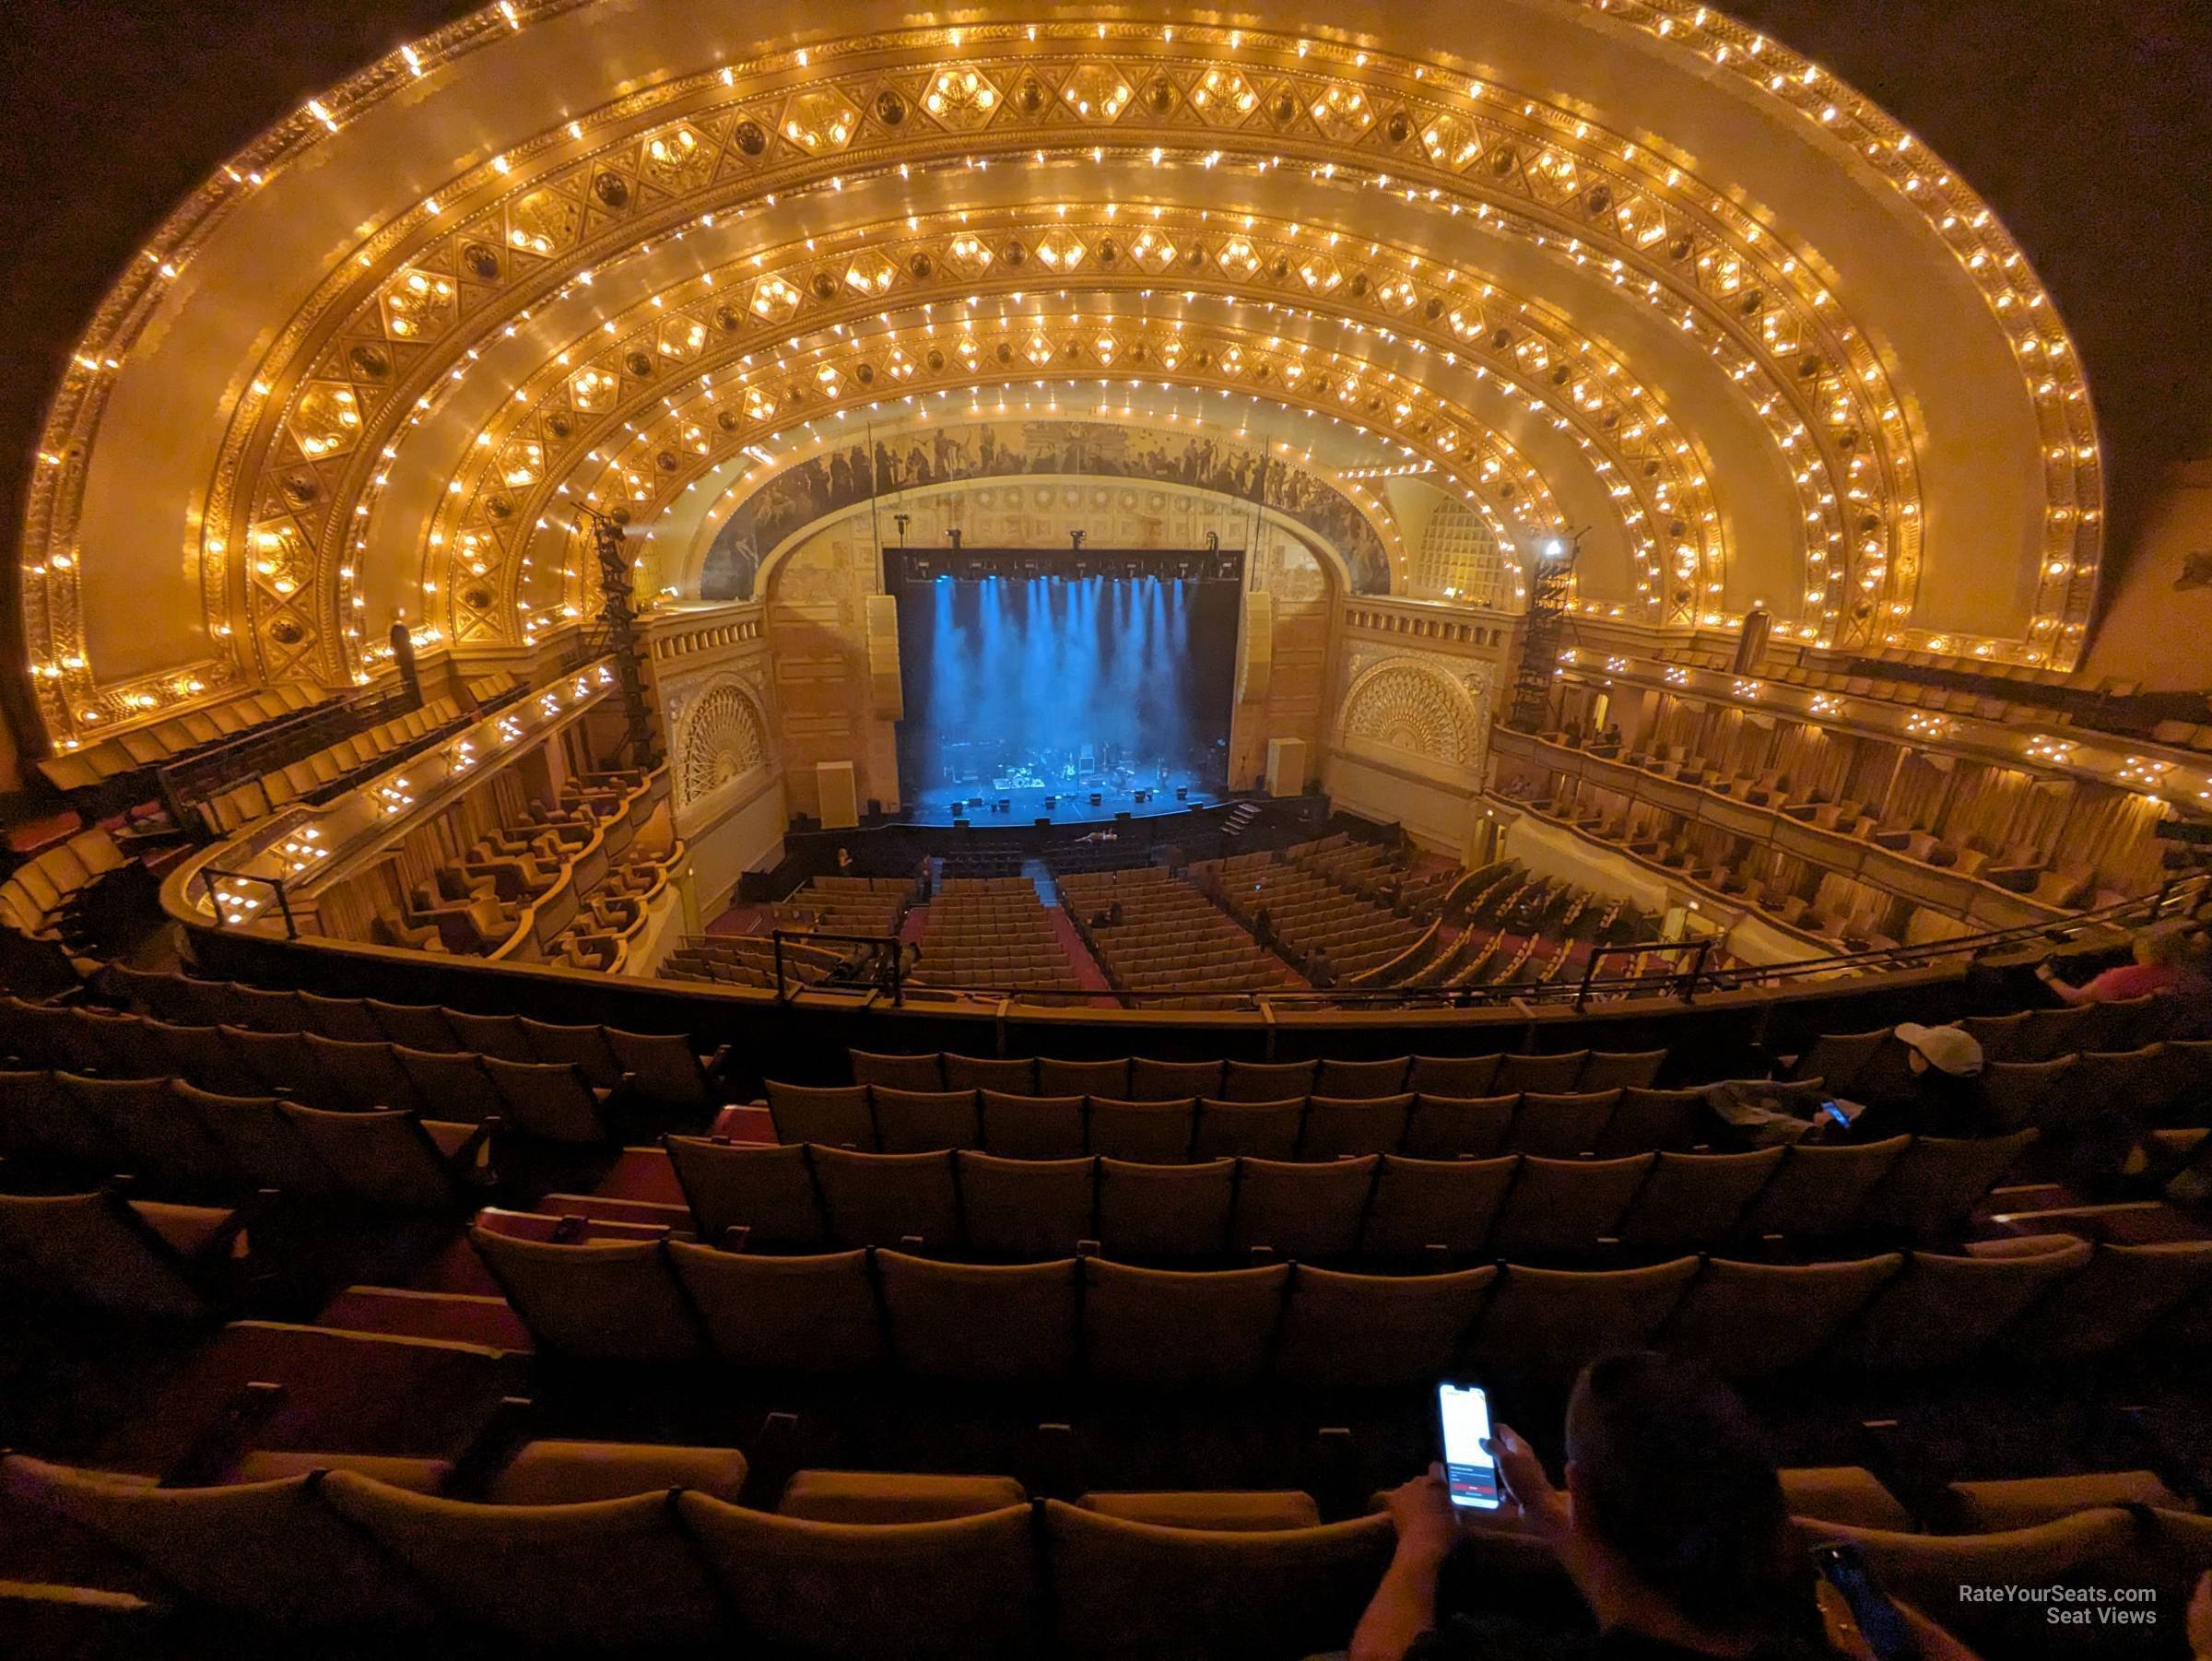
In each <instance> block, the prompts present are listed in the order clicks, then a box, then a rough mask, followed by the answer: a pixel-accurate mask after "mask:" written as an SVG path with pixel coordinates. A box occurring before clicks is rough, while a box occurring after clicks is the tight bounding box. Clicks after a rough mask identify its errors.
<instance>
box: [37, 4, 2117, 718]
mask: <svg viewBox="0 0 2212 1661" xmlns="http://www.w3.org/2000/svg"><path fill="white" fill-rule="evenodd" d="M1070 380H1074V381H1076V382H1077V383H1078V385H1079V386H1081V387H1083V388H1086V389H1088V393H1087V395H1089V394H1096V395H1097V396H1098V398H1100V400H1103V401H1105V402H1107V403H1110V404H1111V403H1113V402H1116V401H1123V402H1128V401H1131V400H1134V399H1135V398H1137V397H1139V396H1142V397H1145V398H1147V399H1153V400H1157V399H1159V398H1162V397H1167V398H1183V399H1190V400H1208V399H1210V400H1214V401H1219V400H1220V399H1221V398H1222V395H1228V397H1229V398H1230V399H1232V400H1236V401H1239V402H1246V403H1253V404H1263V403H1264V404H1265V405H1266V406H1268V407H1269V408H1271V409H1273V410H1276V411H1277V412H1279V415H1280V418H1281V419H1282V420H1283V421H1285V422H1287V423H1291V424H1294V425H1302V424H1305V423H1308V422H1312V421H1318V420H1327V421H1331V422H1333V423H1335V424H1336V425H1338V426H1340V427H1341V426H1344V425H1346V424H1349V425H1350V426H1351V427H1352V428H1353V430H1355V432H1356V433H1358V434H1359V436H1360V437H1361V438H1362V439H1365V440H1369V441H1371V442H1374V443H1375V444H1377V445H1378V446H1382V447H1385V448H1386V450H1387V451H1388V452H1391V453H1394V454H1397V455H1398V456H1400V457H1402V458H1404V459H1406V460H1407V461H1410V462H1413V463H1416V464H1418V465H1426V466H1428V467H1429V468H1430V470H1431V471H1432V473H1433V474H1434V476H1435V477H1436V478H1437V481H1438V484H1439V487H1440V488H1441V489H1448V490H1450V491H1452V492H1453V493H1455V494H1459V495H1462V496H1465V497H1466V498H1468V499H1470V500H1474V501H1477V502H1483V503H1487V504H1488V506H1489V507H1490V508H1491V509H1492V510H1493V511H1506V512H1510V514H1511V516H1512V519H1513V521H1514V522H1515V523H1516V524H1522V525H1524V526H1527V527H1532V528H1542V529H1549V528H1555V527H1558V526H1562V525H1563V526H1565V527H1566V528H1569V529H1571V530H1573V531H1577V532H1580V533H1581V534H1582V535H1583V549H1584V564H1583V572H1582V578H1583V594H1584V596H1585V597H1586V598H1591V599H1594V600H1597V601H1600V602H1604V603H1606V604H1608V605H1609V606H1613V605H1617V606H1618V607H1621V608H1622V612H1623V615H1624V617H1625V618H1627V619H1628V620H1630V621H1635V622H1641V623H1643V624H1645V625H1647V626H1648V627H1650V628H1651V629H1652V630H1653V631H1654V633H1655V634H1656V635H1663V634H1664V631H1665V630H1668V629H1670V628H1675V627H1680V626H1684V625H1687V624H1689V623H1692V622H1707V623H1709V624H1710V623H1712V622H1715V621H1717V622H1722V623H1724V622H1725V621H1727V620H1728V619H1730V618H1734V617H1735V616H1739V615H1740V614H1741V613H1742V611H1743V610H1744V609H1745V608H1746V607H1747V606H1748V605H1750V604H1751V603H1753V602H1754V601H1764V602H1765V603H1766V604H1767V605H1768V606H1769V607H1770V608H1771V609H1772V610H1774V611H1775V612H1776V614H1777V616H1778V618H1780V619H1781V622H1782V625H1783V627H1784V628H1785V629H1786V630H1788V631H1789V633H1790V635H1791V637H1792V638H1794V639H1797V640H1800V641H1802V642H1806V643H1807V644H1811V645H1815V646H1830V647H1834V648H1836V649H1839V650H1844V649H1848V650H1853V651H1855V652H1860V653H1873V654H1880V653H1883V652H1900V653H1901V652H1905V651H1914V650H1917V651H1926V652H1934V653H1936V654H1948V655H1958V656H1962V657H1965V658H1967V659H1968V660H1970V661H1971V659H1972V658H1974V657H1976V656H1981V657H1984V658H1997V659H2003V660H2007V661H2019V662H2030V663H2037V664H2042V665H2051V666H2070V665H2071V664H2072V662H2073V661H2074V660H2075V658H2076V657H2077V654H2078V652H2079V649H2080V643H2081V640H2082V637H2083V631H2084V630H2085V627H2086V624H2087V620H2088V615H2089V607H2090V605H2091V602H2092V599H2093V597H2094V594H2095V584H2096V574H2097V569H2098V566H2099V563H2100V538H2101V530H2102V497H2101V488H2100V457H2099V454H2098V449H2097V442H2096V435H2095V428H2094V420H2093V416H2092V413H2091V409H2090V406H2089V402H2088V393H2087V389H2086V387H2085V385H2084V383H2083V382H2082V378H2081V375H2080V372H2079V370H2078V368H2077V363H2076V361H2075V353H2074V350H2073V348H2072V343H2071V342H2070V340H2069V339H2068V337H2067V336H2066V335H2065V331H2064V329H2063V327H2062V326H2061V325H2060V324H2059V323H2058V321H2057V319H2056V317H2055V315H2054V309H2053V307H2052V306H2051V305H2050V304H2049V302H2048V298H2047V296H2046V295H2045V294H2044V293H2043V292H2042V290H2041V287H2040V285H2039V284H2038V283H2037V281H2036V279H2035V277H2034V275H2033V273H2032V272H2031V271H2030V269H2029V268H2028V265H2027V264H2026V261H2025V259H2024V257H2023V256H2022V254H2021V253H2020V252H2019V250H2018V248H2016V247H2015V246H2013V244H2012V243H2011V242H2010V241H2009V239H2008V238H2007V237H2006V233H2005V231H2004V229H2003V227H2002V226H2001V225H1999V224H1998V223H1997V221H1996V220H1995V219H1994V217H1993V216H1992V215H1991V214H1990V212H1989V210H1988V209H1987V208H1986V207H1985V206H1983V205H1982V204H1981V203H1980V202H1979V201H1978V200H1977V199H1976V198H1975V197H1974V196H1973V195H1972V194H1971V191H1970V190H1969V189H1968V188H1967V187H1966V185H1965V184H1964V183H1962V182H1961V181H1959V179H1958V178H1956V177H1955V176H1953V175H1952V173H1951V172H1950V171H1948V170H1947V168H1946V167H1945V165H1944V163H1943V162H1942V161H1941V160H1940V159H1937V158H1935V157H1934V156H1931V155H1929V154H1928V153H1927V152H1926V150H1925V148H1924V147H1923V146H1921V145H1920V144H1919V143H1918V141H1916V140H1915V139H1914V138H1913V137H1912V135H1910V134H1908V133H1906V132H1905V131H1903V130H1902V129H1901V128H1900V127H1899V126H1898V125H1897V124H1895V123H1894V122H1893V121H1891V120H1890V118H1889V117H1888V115H1886V114H1885V113H1884V112H1882V111H1880V110H1879V109H1877V108H1876V107H1875V106H1874V105H1872V104H1871V103H1870V102H1869V101H1868V100H1865V98H1863V97H1862V96H1861V95H1859V94H1858V93H1857V92H1855V91H1854V90H1853V89H1852V88H1849V87H1846V86H1844V85H1842V84H1841V83H1840V82H1838V81H1836V80H1835V79H1834V78H1833V77H1830V75H1829V74H1828V73H1827V72H1825V71H1824V70H1822V69H1821V68H1819V67H1818V65H1811V64H1808V63H1806V62H1805V61H1804V60H1802V59H1800V58H1798V57H1797V56H1796V55H1795V54H1794V53H1792V52H1790V51H1789V50H1788V49H1787V47H1786V46H1784V45H1783V44H1782V43H1780V42H1777V41H1771V40H1769V39H1766V38H1764V37H1763V36H1760V35H1759V34H1756V33H1754V32H1753V31H1751V30H1749V29H1745V28H1743V27H1741V26H1740V25H1738V24H1736V23H1735V22H1734V21H1732V20H1731V19H1730V18H1727V17H1725V16H1724V15H1723V14H1721V13H1719V12H1716V11H1712V10H1709V9H1707V8H1703V7H1699V6H1684V5H1676V4H1674V3H1673V0H1660V3H1657V4H1647V3H1645V0H1500V4H1499V5H1497V6H1490V7H1486V8H1484V9H1483V10H1482V11H1481V12H1480V13H1479V14H1478V15H1470V14H1468V13H1467V12H1466V11H1465V8H1463V7H1457V6H1446V5H1442V4H1441V3H1440V4H1428V3H1427V0H1411V3H1408V0H1393V3H1391V4H1382V0H1373V3H1371V4H1353V5H1350V6H1347V7H1346V8H1343V9H1341V10H1340V11H1339V12H1338V13H1337V14H1335V26H1334V27H1333V28H1332V29H1330V30H1328V31H1326V38H1324V36H1323V35H1322V34H1321V33H1311V34H1307V33H1299V32H1295V31H1288V30H1282V29H1264V28H1259V27H1248V28H1243V29H1239V28H1234V27H1230V26H1229V25H1228V24H1226V23H1224V22H1219V21H1206V20H1203V19H1198V18H1193V17H1185V16H1182V15H1180V14H1179V13H1178V12H1177V11H1175V10H1174V9H1172V8H1168V7H1154V6H1145V7H1139V8H1135V10H1122V11H1116V12H1113V13H1112V14H1106V13H1099V12H1093V11H1087V10H1086V11H1077V10H1071V9H1055V8H1041V7H1040V8H1030V9H1024V10H1014V9H1012V8H987V9H984V10H981V11H977V12H971V13H967V14H962V15H960V17H959V19H958V20H957V21H955V20H952V19H947V20H946V21H944V22H941V23H940V22H930V21H928V20H926V19H924V20H920V21H917V20H916V19H915V18H913V17H912V15H911V14H906V13H900V12H896V11H895V10H894V9H893V8H891V7H888V6H878V5H871V4H860V5H850V6H843V7H840V8H838V11H837V14H836V18H835V22H834V24H833V25H831V26H829V27H824V26H822V25H821V24H820V23H819V21H818V17H817V16H816V15H814V14H811V13H809V12H808V11H806V9H804V8H801V7H797V6H782V5H778V4H774V3H771V4H768V5H751V6H742V7H741V6H734V5H726V4H720V3H716V4H700V3H699V0H689V3H683V0H628V3H625V4H617V3H615V0H541V3H538V4H530V3H528V0H508V3H507V4H505V5H500V6H492V7H489V8H488V9H487V10H485V11H483V12H480V13H477V14H476V15H474V16H472V17H471V18H467V19H465V20H464V21H463V22H461V23H458V24H455V25H453V27H451V28H449V29H444V30H441V32H439V33H438V34H436V35H434V36H429V37H426V38H424V39H421V40H418V41H413V42H410V43H409V44H408V45H406V47H404V48H402V49H400V50H398V51H395V52H394V53H391V54H389V55H388V56H387V57H385V58H383V59H382V60H380V61H379V62H378V63H377V64H375V65H371V67H370V68H368V69H367V70H364V71H363V72H362V73H361V74H360V75H359V76H357V77H354V78H353V79H352V80H350V81H348V82H347V83H346V84H344V85H343V86H340V87H336V88H332V89H330V90H329V91H328V92H326V93H324V94H323V95H321V96H318V97H317V98H315V99H313V100H311V101H310V102H309V103H308V104H307V105H306V106H305V107H304V108H303V109H302V110H300V112H297V113H296V114H295V116H293V117H292V118H291V119H290V120H288V122H286V123H284V124H281V125H279V126H278V127H277V128H276V129H274V130H272V131H271V132H270V133H268V134H266V135H265V136H264V137H263V138H262V139H261V140H260V141H258V142H257V143H256V144H255V145H254V146H253V147H251V148H250V149H249V150H248V151H247V152H245V153H242V154H241V155H240V156H238V157H235V158H233V159H231V160H230V161H229V163H228V164H227V165H226V166H225V167H224V168H222V169H221V170H219V171H218V172H217V174H216V175H215V176H214V177H213V178H211V179H210V180H209V182H208V183H207V184H206V186H205V187H204V188H203V189H202V190H201V191H200V192H199V193H197V194H195V195H194V197H193V198H192V199H191V200H190V201H188V202H187V203H186V204H185V205H184V206H182V207H181V208H180V209H179V210H178V211H177V213H176V214H175V215H174V216H173V217H172V218H171V220H170V222H169V223H168V224H166V225H165V226H163V227H162V229H161V230H160V231H159V233H158V234H157V236H156V237H155V238H154V239H153V240H152V241H150V242H149V243H148V245H147V247H146V248H145V249H144V250H143V251H142V253H141V255H140V257H139V259H138V260H137V261H135V262H134V264H133V265H132V266H131V268H130V269H129V270H128V271H127V272H126V273H125V274H124V276H123V277H122V278H121V279H120V281H119V282H118V284H117V286H116V288H115V289H114V290H113V291H112V293H111V295H110V296H109V299H108V300H107V302H106V304H105V305H104V306H103V307H102V309H101V311H100V314H99V316H98V317H97V318H96V319H95V321H94V323H93V324H92V326H91V328H90V329H89V330H88V333H87V335H86V336H85V338H84V340H83V342H82V343H81V347H80V352H79V356H78V358H77V359H76V363H75V365H74V366H73V367H72V369H71V371H69V372H68V374H67V375H66V376H65V382H64V384H63V386H62V388H61V390H60V393H59V395H58V396H57V398H56V400H55V403H54V406H53V412H52V418H51V420H50V423H49V429H48V432H47V436H46V439H45V442H44V445H43V456H44V457H45V458H47V459H44V460H43V461H42V463H41V465H40V466H39V467H38V468H37V469H36V471H35V473H34V477H33V482H32V491H31V499H30V507H29V514H28V519H27V527H26V538H25V574H24V583H23V600H24V622H25V630H26V635H27V638H28V641H29V646H30V654H31V657H32V660H33V665H34V668H35V669H36V670H37V671H38V673H39V680H38V683H37V684H38V687H39V689H40V691H41V713H42V715H43V717H44V719H45V721H46V724H47V725H48V728H49V730H50V732H52V733H53V734H54V735H56V736H57V737H60V738H62V739H64V741H67V740H68V739H71V738H81V737H82V736H87V735H89V734H96V733H97V732H98V731H100V730H104V729H106V728H109V727H112V726H113V725H114V724H116V723H118V722H120V721H123V720H128V719H133V718H135V717H137V716H138V715H140V714H141V713H144V712H146V711H147V710H148V709H150V708H157V707H159V706H160V705H161V704H162V703H164V702H166V701H171V700H173V699H175V698H177V697H178V696H180V693H179V691H178V688H179V687H180V685H189V684H191V683H193V682H197V683H198V684H199V685H200V686H202V687H204V688H212V687H215V686H218V685H220V684H222V683H223V682H224V681H225V680H227V679H231V678H240V677H243V678H259V677H285V676H292V675H308V676H312V677H316V678H319V679H324V680H335V679H338V678H341V677H346V676H347V675H353V674H358V673H359V672H361V670H362V669H363V667H364V657H363V654H364V651H365V649H366V648H367V647H368V645H369V643H370V642H372V641H373V640H374V639H375V638H376V637H378V636H379V635H381V633H382V630H383V626H384V624H385V623H386V622H387V621H388V620H389V618H391V616H392V615H393V614H394V609H396V608H402V607H404V608H405V610H406V614H407V615H408V616H409V618H424V619H428V620H429V622H431V623H432V624H434V625H435V626H438V627H440V628H441V630H443V631H445V632H447V633H449V634H450V636H451V637H452V638H453V641H454V642H455V643H456V644H457V645H459V646H460V647H462V648H463V649H466V648H467V647H468V646H469V645H471V644H472V643H474V644H486V645H489V644H498V643H508V642H517V641H519V640H521V639H522V638H523V636H524V632H525V625H524V618H525V616H526V615H528V612H529V609H530V608H532V607H537V608H543V607H546V606H547V605H551V604H555V603H556V602H558V601H559V600H560V599H562V598H564V597H565V596H563V595H560V594H559V593H558V592H549V590H550V589H551V587H552V583H553V577H552V575H551V573H556V572H558V571H560V570H561V569H562V567H563V566H564V565H565V564H567V563H569V560H568V553H569V549H568V546H567V544H568V538H569V536H570V532H569V529H568V519H569V515H567V514H565V513H564V512H561V511H560V510H561V508H562V505H563V499H564V497H566V498H569V499H583V500H587V501H588V500H592V499H593V498H594V493H595V494H596V499H597V500H598V501H600V502H601V503H606V502H609V501H615V500H618V499H624V505H625V506H627V507H628V508H629V509H630V510H631V511H632V512H633V513H636V514H638V515H640V516H641V517H642V516H651V515H658V514H661V513H664V512H666V511H667V510H668V507H669V504H670V502H671V501H672V500H673V499H674V498H675V497H677V496H678V495H682V494H697V493H699V492H693V491H692V490H691V487H692V486H693V485H694V484H696V483H698V482H699V481H700V479H702V478H706V477H712V471H713V469H714V468H716V467H717V466H724V465H727V464H728V463H729V462H730V461H731V460H732V458H734V457H738V456H743V455H745V454H748V453H751V452H761V453H766V454H775V453H777V452H778V451H779V450H782V449H787V448H788V447H789V445H790V444H791V443H792V442H799V440H798V437H797V435H803V434H805V433H806V432H807V431H808V430H809V429H808V428H807V426H806V423H808V422H814V421H819V420H822V419H836V418H843V419H845V420H847V421H852V420H864V419H865V420H883V421H890V422H897V421H901V420H905V419H908V418H911V417H912V412H914V411H915V410H916V409H917V408H918V407H919V406H922V405H923V404H924V401H929V400H935V401H939V402H950V403H951V404H952V405H953V406H956V407H957V406H959V402H960V401H962V400H969V399H974V398H982V397H993V398H995V397H997V396H1001V395H1007V394H1011V393H1014V392H1016V391H1018V390H1020V389H1025V388H1026V389H1027V390H1028V392H1029V393H1030V394H1031V395H1034V394H1035V393H1037V392H1038V391H1040V390H1041V387H1042V385H1043V384H1044V383H1053V382H1058V383H1066V382H1067V381H1070ZM1509 483H1510V484H1512V486H1513V487H1514V491H1515V494H1514V495H1513V496H1512V497H1511V498H1508V497H1504V496H1502V495H1501V494H1500V486H1502V485H1504V484H1509ZM479 565H480V566H482V567H483V570H482V571H477V569H476V568H477V566H479ZM540 572H544V573H547V574H544V575H540V574H537V573H540ZM464 590H467V591H470V593H469V594H468V595H466V596H465V595H464V592H463V591H464ZM477 590H481V591H482V593H481V595H480V596H478V595H476V594H475V592H474V591H477ZM477 597H480V598H481V599H482V601H483V603H481V604H477V603H473V601H474V600H475V599H476V598H477Z"/></svg>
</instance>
